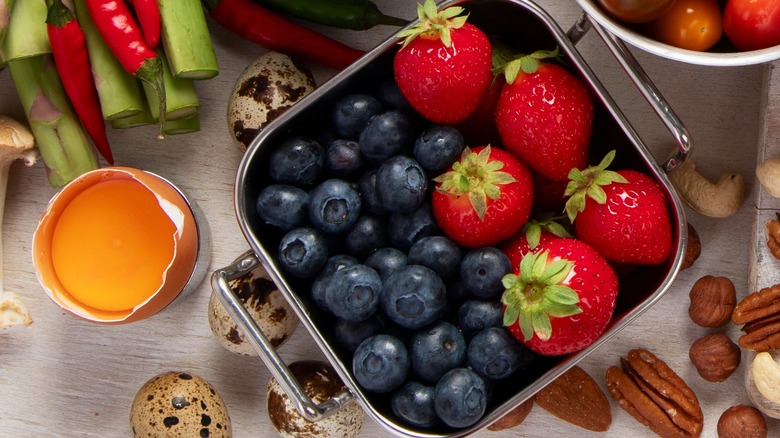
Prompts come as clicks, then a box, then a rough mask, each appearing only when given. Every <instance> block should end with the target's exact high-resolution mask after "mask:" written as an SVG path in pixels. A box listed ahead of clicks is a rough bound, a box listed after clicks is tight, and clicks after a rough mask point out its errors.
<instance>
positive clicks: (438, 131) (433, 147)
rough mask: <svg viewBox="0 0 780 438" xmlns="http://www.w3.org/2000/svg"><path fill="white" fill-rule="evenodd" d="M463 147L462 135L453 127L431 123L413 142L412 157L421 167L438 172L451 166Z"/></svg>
mask: <svg viewBox="0 0 780 438" xmlns="http://www.w3.org/2000/svg"><path fill="white" fill-rule="evenodd" d="M464 147H465V144H464V141H463V136H462V135H461V134H460V131H458V130H457V129H456V128H455V127H453V126H449V125H433V126H430V127H429V128H427V129H426V130H425V131H423V132H422V134H420V136H419V137H417V140H415V142H414V149H413V151H414V153H413V155H414V158H415V159H416V160H417V162H419V163H420V165H421V166H422V167H423V169H425V170H427V171H429V172H433V173H438V172H441V171H443V170H446V169H448V168H449V167H450V166H452V163H454V162H455V161H456V160H457V159H458V158H459V157H460V154H461V152H463V148H464Z"/></svg>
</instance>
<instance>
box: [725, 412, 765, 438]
mask: <svg viewBox="0 0 780 438" xmlns="http://www.w3.org/2000/svg"><path fill="white" fill-rule="evenodd" d="M766 436H767V426H766V419H764V416H763V415H762V414H761V412H760V411H759V410H758V409H756V408H754V407H753V406H748V405H736V406H732V407H730V408H728V409H726V410H725V411H723V413H722V414H721V415H720V419H718V438H766Z"/></svg>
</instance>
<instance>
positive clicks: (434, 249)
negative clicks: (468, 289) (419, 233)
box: [409, 236, 461, 280]
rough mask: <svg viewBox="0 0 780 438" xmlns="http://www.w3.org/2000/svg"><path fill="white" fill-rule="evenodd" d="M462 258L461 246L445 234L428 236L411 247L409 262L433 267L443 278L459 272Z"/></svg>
mask: <svg viewBox="0 0 780 438" xmlns="http://www.w3.org/2000/svg"><path fill="white" fill-rule="evenodd" d="M460 260H461V251H460V247H459V246H458V245H457V244H456V243H455V242H453V241H452V240H451V239H449V238H447V237H445V236H428V237H423V238H422V239H420V240H418V241H417V242H415V243H414V244H413V245H412V247H411V248H409V264H410V265H423V266H427V267H429V268H431V269H433V271H434V272H436V273H437V274H439V277H441V278H442V279H443V280H446V279H448V278H451V277H453V276H454V275H455V274H457V273H458V269H459V267H460Z"/></svg>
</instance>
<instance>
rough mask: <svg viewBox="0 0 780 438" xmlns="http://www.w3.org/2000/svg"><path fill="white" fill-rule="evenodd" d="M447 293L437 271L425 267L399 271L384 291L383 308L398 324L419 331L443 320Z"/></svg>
mask: <svg viewBox="0 0 780 438" xmlns="http://www.w3.org/2000/svg"><path fill="white" fill-rule="evenodd" d="M446 297H447V289H446V287H445V286H444V282H443V281H442V279H441V278H439V276H438V275H436V273H435V272H433V270H431V269H430V268H426V267H425V266H421V265H406V266H403V267H400V268H398V269H397V270H396V271H395V272H394V273H393V274H391V275H390V277H388V278H387V281H386V282H385V283H384V286H383V287H382V294H381V301H380V302H381V305H382V310H384V312H385V315H386V316H387V317H388V318H390V319H391V320H392V321H393V322H395V323H396V324H398V325H400V326H402V327H405V328H409V329H418V328H421V327H424V326H426V325H428V324H431V323H433V322H434V321H436V320H437V319H439V318H440V317H441V315H442V314H443V312H444V310H445V306H446V304H447V298H446Z"/></svg>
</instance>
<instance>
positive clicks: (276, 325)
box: [208, 266, 299, 356]
mask: <svg viewBox="0 0 780 438" xmlns="http://www.w3.org/2000/svg"><path fill="white" fill-rule="evenodd" d="M230 287H231V288H232V289H233V291H234V292H235V293H236V295H237V296H238V299H239V300H240V301H241V303H242V304H243V305H244V307H245V308H246V309H247V310H248V311H249V314H250V315H251V316H252V319H254V320H255V321H256V322H257V324H258V325H259V326H260V330H262V332H263V334H264V335H265V337H266V338H268V341H269V342H271V345H273V346H274V347H275V348H279V347H281V346H282V345H283V344H284V343H285V342H286V341H287V340H288V339H289V338H290V337H291V336H292V334H293V333H294V332H295V329H296V328H297V327H298V322H299V321H298V317H297V316H296V315H295V312H294V311H293V309H292V307H291V306H290V304H289V303H288V302H287V300H285V299H284V297H283V296H282V294H281V293H280V292H279V289H278V288H277V287H276V285H275V284H274V282H273V281H272V280H271V279H270V277H269V276H268V273H267V272H266V271H265V269H264V268H263V267H262V266H258V267H257V268H255V269H254V270H253V271H252V272H251V273H250V274H249V275H247V276H246V277H244V278H240V279H238V280H235V281H232V282H231V283H230ZM208 319H209V326H210V327H211V331H212V333H214V336H215V337H216V338H217V339H218V340H219V342H220V344H221V345H222V346H223V347H225V348H226V349H227V350H228V351H231V352H233V353H237V354H242V355H245V356H253V355H256V354H257V352H256V351H255V350H254V348H253V347H252V345H250V344H249V342H247V340H246V337H245V336H244V334H243V333H242V332H241V330H240V329H239V328H238V325H237V324H236V323H235V321H234V320H233V318H231V317H230V315H229V314H228V313H227V310H226V309H225V306H223V305H222V303H221V302H220V301H219V299H218V298H217V296H216V294H215V293H214V292H212V294H211V297H210V298H209V305H208Z"/></svg>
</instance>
